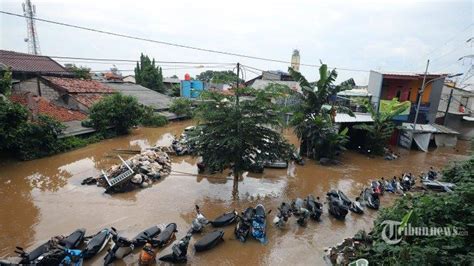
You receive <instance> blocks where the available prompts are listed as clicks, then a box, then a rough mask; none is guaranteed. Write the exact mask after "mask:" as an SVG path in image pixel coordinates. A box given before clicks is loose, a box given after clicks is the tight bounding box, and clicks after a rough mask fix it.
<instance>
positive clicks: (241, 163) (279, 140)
mask: <svg viewBox="0 0 474 266" xmlns="http://www.w3.org/2000/svg"><path fill="white" fill-rule="evenodd" d="M250 92H251V91H249V90H246V94H247V95H249V93H250ZM241 93H242V89H237V90H236V96H235V97H228V98H222V96H221V95H215V96H214V97H212V96H209V97H208V98H209V100H207V101H205V102H203V103H202V104H201V105H199V107H198V109H197V112H196V114H197V117H198V119H199V121H200V123H199V125H198V130H195V131H194V132H193V133H192V135H191V138H190V142H191V144H192V145H193V146H194V147H195V150H196V152H197V155H200V156H202V158H203V162H204V164H205V165H206V166H207V167H209V168H210V169H212V170H215V171H222V170H223V169H225V168H231V169H232V172H233V175H234V196H236V195H237V192H238V180H239V178H240V176H241V175H242V173H243V172H244V171H246V170H248V169H250V168H251V167H252V166H253V165H254V164H255V163H259V162H263V161H267V160H268V161H272V160H277V159H288V158H289V156H290V153H291V146H290V145H289V144H288V142H287V141H286V140H285V139H284V138H283V137H282V135H281V134H280V133H279V132H278V131H277V130H275V128H279V127H280V126H281V117H280V115H279V113H278V112H277V111H276V109H275V108H274V107H275V106H274V105H273V104H272V102H271V97H268V95H267V94H263V93H260V94H259V93H255V91H254V92H253V93H252V95H253V96H254V97H255V99H254V100H246V101H240V99H239V95H240V94H241ZM212 99H216V100H212ZM218 99H220V100H218Z"/></svg>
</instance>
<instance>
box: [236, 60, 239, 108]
mask: <svg viewBox="0 0 474 266" xmlns="http://www.w3.org/2000/svg"><path fill="white" fill-rule="evenodd" d="M239 79H240V63H237V88H236V89H235V99H236V103H237V105H239Z"/></svg>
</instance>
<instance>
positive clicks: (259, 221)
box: [251, 204, 268, 244]
mask: <svg viewBox="0 0 474 266" xmlns="http://www.w3.org/2000/svg"><path fill="white" fill-rule="evenodd" d="M266 218H267V213H266V212H265V207H263V205H262V204H258V205H257V206H256V207H255V215H254V217H253V220H252V229H251V232H252V236H253V237H254V238H255V239H257V240H258V241H260V243H262V244H266V243H267V242H268V239H267V235H266V226H267V221H266Z"/></svg>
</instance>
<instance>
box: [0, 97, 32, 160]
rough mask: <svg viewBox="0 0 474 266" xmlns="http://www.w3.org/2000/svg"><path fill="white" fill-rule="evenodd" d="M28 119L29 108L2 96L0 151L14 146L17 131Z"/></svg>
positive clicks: (0, 103)
mask: <svg viewBox="0 0 474 266" xmlns="http://www.w3.org/2000/svg"><path fill="white" fill-rule="evenodd" d="M27 120H28V110H27V109H26V108H25V107H23V106H22V105H20V104H17V103H12V102H10V101H8V100H4V99H2V98H0V151H1V150H8V149H10V148H12V144H13V143H14V142H15V138H16V132H17V131H18V129H19V128H20V127H22V126H23V125H24V124H25V123H26V122H27Z"/></svg>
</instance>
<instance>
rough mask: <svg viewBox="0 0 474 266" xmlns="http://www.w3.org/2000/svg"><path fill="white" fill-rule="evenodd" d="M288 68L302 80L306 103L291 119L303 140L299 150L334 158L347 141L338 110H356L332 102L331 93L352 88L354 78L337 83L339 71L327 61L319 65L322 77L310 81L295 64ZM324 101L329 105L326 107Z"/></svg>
mask: <svg viewBox="0 0 474 266" xmlns="http://www.w3.org/2000/svg"><path fill="white" fill-rule="evenodd" d="M288 71H289V73H290V75H291V76H292V77H293V79H294V80H296V81H298V82H299V83H300V86H301V88H302V90H303V99H302V100H303V103H302V104H301V105H300V108H299V110H297V111H296V112H295V115H294V118H293V120H292V122H291V123H292V125H293V126H294V127H295V133H296V135H297V137H298V139H299V140H300V153H301V154H303V155H306V156H308V157H311V158H314V159H320V158H322V157H327V158H330V159H333V158H334V157H335V156H337V155H338V154H339V153H340V152H341V151H342V150H344V145H345V144H346V143H347V136H346V134H347V130H345V129H343V130H341V132H338V130H337V129H336V128H335V126H334V117H335V115H336V112H343V113H349V114H350V115H353V114H352V112H351V110H350V109H349V108H347V107H344V106H337V105H334V104H331V103H330V97H335V96H336V95H337V93H338V92H340V91H343V90H347V89H351V88H352V87H353V86H354V85H355V83H354V80H353V79H349V80H346V81H344V82H342V83H340V84H339V85H334V82H335V80H336V78H337V72H336V70H331V71H328V67H327V65H325V64H322V65H321V67H320V68H319V80H318V81H317V82H315V83H310V82H309V81H308V80H306V78H305V77H304V76H303V75H302V74H301V73H300V72H298V71H295V70H293V69H292V68H289V70H288ZM325 105H326V106H328V108H323V107H324V106H325Z"/></svg>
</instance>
